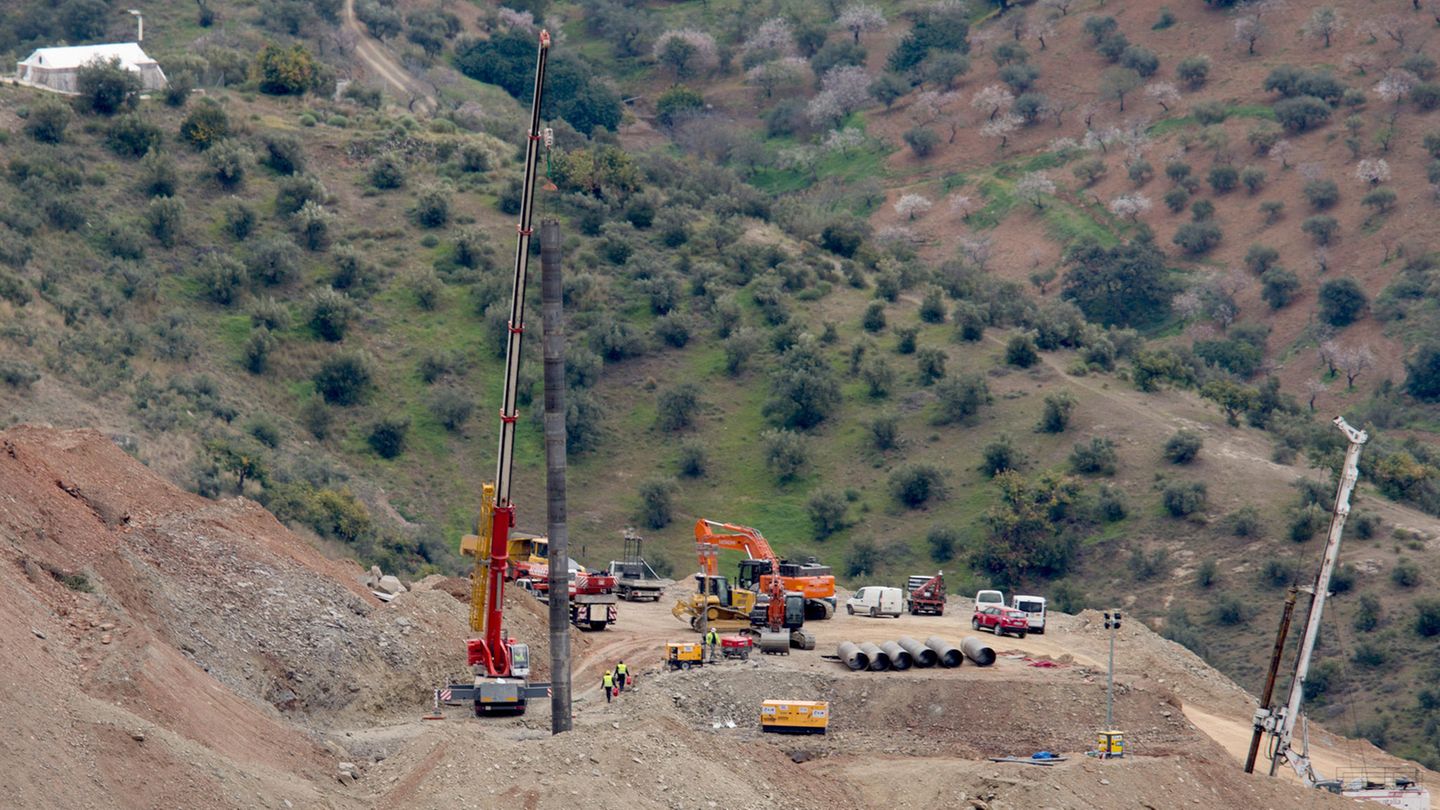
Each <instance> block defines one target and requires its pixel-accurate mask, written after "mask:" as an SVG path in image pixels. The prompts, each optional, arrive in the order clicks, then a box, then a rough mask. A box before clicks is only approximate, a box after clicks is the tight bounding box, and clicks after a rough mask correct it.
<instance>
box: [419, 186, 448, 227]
mask: <svg viewBox="0 0 1440 810" xmlns="http://www.w3.org/2000/svg"><path fill="white" fill-rule="evenodd" d="M450 196H451V195H450V189H449V188H447V187H445V186H438V185H436V186H427V187H426V188H424V189H421V190H420V194H419V195H418V196H417V197H416V198H415V211H414V213H415V222H416V223H418V224H419V225H420V226H421V227H422V228H443V227H444V226H445V225H446V224H447V223H449V222H450Z"/></svg>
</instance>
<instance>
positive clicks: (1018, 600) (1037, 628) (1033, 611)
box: [1010, 595, 1045, 635]
mask: <svg viewBox="0 0 1440 810" xmlns="http://www.w3.org/2000/svg"><path fill="white" fill-rule="evenodd" d="M1010 607H1012V608H1015V609H1016V610H1018V611H1021V612H1023V613H1024V614H1025V618H1026V621H1027V623H1028V624H1029V625H1030V632H1032V633H1040V634H1041V635H1044V633H1045V597H1043V596H1019V595H1017V596H1014V597H1012V598H1011V600H1010Z"/></svg>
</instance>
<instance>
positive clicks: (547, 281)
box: [540, 219, 571, 734]
mask: <svg viewBox="0 0 1440 810" xmlns="http://www.w3.org/2000/svg"><path fill="white" fill-rule="evenodd" d="M563 291H564V286H563V284H562V280H561V275H560V223H559V222H556V221H555V220H553V219H547V220H544V221H543V222H541V223H540V314H541V326H542V327H543V329H544V337H543V339H542V341H541V342H542V344H543V346H544V354H545V527H546V533H547V534H548V535H549V537H550V733H551V734H559V733H560V732H562V731H569V730H570V722H571V718H570V533H569V529H568V528H567V527H566V525H565V521H566V519H567V518H566V510H565V311H564V306H563V300H564V293H563Z"/></svg>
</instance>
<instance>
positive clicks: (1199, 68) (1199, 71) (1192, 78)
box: [1175, 54, 1210, 90]
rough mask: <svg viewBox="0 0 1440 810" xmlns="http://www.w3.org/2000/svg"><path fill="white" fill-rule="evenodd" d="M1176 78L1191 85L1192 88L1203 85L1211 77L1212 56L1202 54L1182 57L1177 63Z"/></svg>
mask: <svg viewBox="0 0 1440 810" xmlns="http://www.w3.org/2000/svg"><path fill="white" fill-rule="evenodd" d="M1175 78H1177V79H1179V80H1180V81H1182V82H1184V83H1185V84H1187V85H1189V86H1190V88H1191V89H1192V90H1193V89H1195V88H1198V87H1201V86H1203V85H1204V84H1205V81H1206V80H1207V79H1209V78H1210V57H1208V56H1205V55H1203V54H1201V55H1198V56H1187V57H1185V58H1184V59H1181V60H1180V61H1179V62H1178V63H1177V64H1176V65H1175Z"/></svg>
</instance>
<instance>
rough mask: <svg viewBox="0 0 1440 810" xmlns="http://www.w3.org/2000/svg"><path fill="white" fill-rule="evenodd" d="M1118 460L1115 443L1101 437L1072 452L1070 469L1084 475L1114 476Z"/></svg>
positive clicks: (1079, 446)
mask: <svg viewBox="0 0 1440 810" xmlns="http://www.w3.org/2000/svg"><path fill="white" fill-rule="evenodd" d="M1118 460H1119V459H1118V456H1117V455H1116V453H1115V443H1114V442H1112V441H1110V440H1109V439H1105V438H1101V437H1099V436H1096V437H1095V438H1092V439H1091V440H1090V443H1089V444H1084V443H1080V444H1076V445H1075V446H1074V448H1073V449H1072V450H1071V451H1070V469H1072V470H1074V471H1075V472H1077V473H1081V474H1083V475H1114V474H1115V466H1116V463H1117V462H1118Z"/></svg>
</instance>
